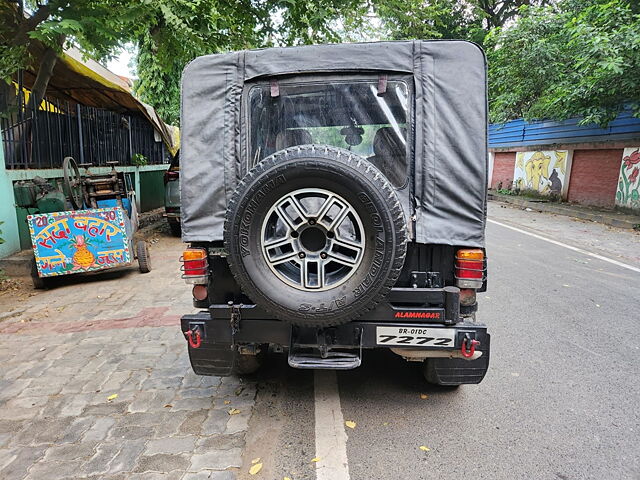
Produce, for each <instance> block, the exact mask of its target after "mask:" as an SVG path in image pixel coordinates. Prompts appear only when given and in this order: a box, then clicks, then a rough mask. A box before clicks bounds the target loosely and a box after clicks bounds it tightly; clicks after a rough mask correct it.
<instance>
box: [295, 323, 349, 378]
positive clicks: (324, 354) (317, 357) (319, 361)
mask: <svg viewBox="0 0 640 480" xmlns="http://www.w3.org/2000/svg"><path fill="white" fill-rule="evenodd" d="M294 332H295V329H293V330H292V333H291V341H290V343H289V356H288V362H289V366H290V367H293V368H301V369H319V370H351V369H353V368H357V367H359V366H360V364H361V363H362V331H360V332H359V336H360V338H359V343H360V348H359V349H358V351H357V353H349V352H345V351H342V350H331V346H330V345H327V343H328V342H326V338H327V337H326V336H325V335H323V334H324V332H322V331H320V332H318V334H317V336H318V340H319V342H318V345H298V344H296V341H295V340H296V337H295V333H294ZM321 339H323V340H324V341H320V340H321Z"/></svg>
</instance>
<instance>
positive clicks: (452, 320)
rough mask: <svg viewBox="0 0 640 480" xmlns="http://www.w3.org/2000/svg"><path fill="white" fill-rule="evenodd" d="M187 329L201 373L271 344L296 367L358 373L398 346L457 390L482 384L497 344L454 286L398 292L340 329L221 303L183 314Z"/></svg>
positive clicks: (194, 362)
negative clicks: (367, 356)
mask: <svg viewBox="0 0 640 480" xmlns="http://www.w3.org/2000/svg"><path fill="white" fill-rule="evenodd" d="M416 290H419V293H420V295H419V296H417V295H416V293H418V292H417V291H416ZM416 298H419V299H420V301H416ZM181 329H182V332H183V333H184V334H185V337H188V336H189V335H188V332H190V331H191V332H192V333H193V332H196V331H197V332H198V335H199V336H200V341H201V345H199V346H198V347H195V346H194V344H190V343H188V348H189V355H190V358H191V362H192V365H193V367H194V370H196V372H197V373H199V371H201V372H205V371H207V372H210V371H211V368H210V365H211V364H212V362H218V363H219V362H223V361H227V360H224V358H223V357H226V356H227V355H229V354H228V353H224V352H234V351H235V352H238V351H239V352H249V353H251V352H255V351H256V349H263V348H264V347H263V346H264V345H265V344H270V345H272V346H276V347H279V348H281V349H288V351H289V364H290V365H291V366H294V367H297V368H331V369H348V368H355V367H357V366H359V365H360V360H361V355H362V350H363V349H372V348H390V349H392V350H393V351H394V353H397V354H399V355H401V356H403V357H405V358H406V359H408V360H411V359H413V360H418V361H422V360H424V359H425V358H429V362H430V364H429V368H430V375H431V376H432V377H434V379H435V381H437V382H438V383H440V384H451V385H457V384H461V383H479V382H480V381H481V380H482V378H483V377H484V375H485V373H486V371H487V369H488V365H489V355H490V340H491V339H490V335H489V334H488V332H487V327H486V325H483V324H479V323H475V322H472V321H470V320H468V319H465V318H464V317H461V316H460V303H459V291H458V289H457V288H452V287H449V288H444V289H397V288H395V289H393V290H392V293H391V295H390V296H389V299H388V301H387V302H384V303H382V304H380V305H378V306H377V307H376V308H375V309H374V310H372V311H371V312H368V313H366V314H365V315H363V317H362V318H359V319H358V320H355V321H351V322H348V323H345V324H343V325H338V326H333V327H324V328H314V327H300V326H293V325H291V324H289V323H286V322H282V321H280V320H276V319H274V318H273V317H272V316H271V315H270V314H269V313H268V312H266V311H265V310H263V309H262V308H260V307H258V306H256V305H233V304H229V305H225V304H214V305H211V306H210V307H209V309H208V310H203V311H200V312H198V313H194V314H189V315H185V316H183V317H182V319H181ZM389 333H391V334H392V335H388V334H389ZM389 337H392V338H391V340H389ZM387 341H391V342H393V343H385V342H387ZM403 342H406V343H408V344H405V343H403ZM347 352H353V353H347ZM212 356H214V357H216V359H213V358H212ZM332 357H333V359H332ZM229 358H230V357H229ZM229 361H231V360H229ZM204 366H207V368H206V369H205V368H204ZM216 371H217V370H216ZM206 374H212V373H206ZM213 374H218V373H215V372H214V373H213Z"/></svg>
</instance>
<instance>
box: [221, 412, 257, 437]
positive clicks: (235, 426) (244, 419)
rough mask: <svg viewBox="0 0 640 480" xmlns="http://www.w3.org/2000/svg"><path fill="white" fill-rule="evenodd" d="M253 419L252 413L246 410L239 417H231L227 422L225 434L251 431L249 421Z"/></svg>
mask: <svg viewBox="0 0 640 480" xmlns="http://www.w3.org/2000/svg"><path fill="white" fill-rule="evenodd" d="M250 418H251V411H250V410H244V411H242V412H240V413H238V414H237V415H231V418H229V421H228V422H227V428H226V429H225V431H224V433H227V434H233V433H238V432H245V431H247V430H248V429H249V419H250Z"/></svg>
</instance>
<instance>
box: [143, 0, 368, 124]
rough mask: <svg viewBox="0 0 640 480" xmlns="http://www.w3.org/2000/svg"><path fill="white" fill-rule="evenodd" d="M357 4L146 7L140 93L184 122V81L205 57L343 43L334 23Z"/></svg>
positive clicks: (164, 2)
mask: <svg viewBox="0 0 640 480" xmlns="http://www.w3.org/2000/svg"><path fill="white" fill-rule="evenodd" d="M359 5H360V2H359V1H355V0H349V1H344V0H307V1H302V0H297V1H295V0H279V1H268V2H267V1H258V2H252V1H247V0H236V1H231V2H229V1H225V0H197V1H191V0H157V1H153V2H150V3H149V5H148V6H147V7H146V15H145V16H144V19H143V21H142V22H141V23H142V24H144V25H145V29H144V31H142V32H141V33H140V35H139V36H138V38H136V39H135V42H136V45H137V49H138V55H137V71H138V76H139V78H138V80H137V81H136V82H135V86H134V90H135V92H136V95H138V96H139V97H140V99H141V100H143V101H145V102H147V103H149V104H151V105H153V106H154V107H155V108H156V109H157V110H158V112H159V113H160V115H161V116H162V118H163V119H165V121H168V122H169V123H173V124H176V125H177V124H178V122H179V120H180V77H181V75H182V70H183V68H184V66H185V65H186V64H187V63H189V62H190V61H191V60H192V59H194V58H195V57H197V56H199V55H205V54H209V53H219V52H224V51H230V50H238V49H245V48H259V47H267V46H274V45H297V44H310V43H323V42H326V41H339V40H340V37H339V35H338V34H337V33H336V31H335V28H334V21H335V20H336V19H338V18H340V17H341V16H343V15H344V14H345V12H347V11H352V10H355V9H357V8H358V6H359Z"/></svg>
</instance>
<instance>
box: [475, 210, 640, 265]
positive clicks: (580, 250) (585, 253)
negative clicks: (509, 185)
mask: <svg viewBox="0 0 640 480" xmlns="http://www.w3.org/2000/svg"><path fill="white" fill-rule="evenodd" d="M487 221H488V222H491V223H495V224H496V225H500V226H501V227H504V228H508V229H510V230H514V231H516V232H519V233H524V234H525V235H529V236H530V237H534V238H537V239H539V240H544V241H545V242H549V243H553V244H554V245H558V246H560V247H564V248H568V249H569V250H573V251H574V252H578V253H582V254H583V255H587V256H589V257H593V258H597V259H598V260H602V261H603V262H609V263H611V264H613V265H617V266H618V267H622V268H626V269H628V270H631V271H633V272H638V273H640V268H638V267H634V266H633V265H628V264H626V263H622V262H619V261H617V260H613V259H612V258H607V257H603V256H602V255H598V254H597V253H593V252H590V251H588V250H583V249H582V248H578V247H574V246H573V245H567V244H566V243H562V242H558V241H557V240H552V239H550V238H547V237H543V236H542V235H537V234H535V233H531V232H528V231H526V230H522V229H520V228H517V227H512V226H511V225H507V224H504V223H501V222H497V221H495V220H492V219H490V218H487Z"/></svg>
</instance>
